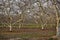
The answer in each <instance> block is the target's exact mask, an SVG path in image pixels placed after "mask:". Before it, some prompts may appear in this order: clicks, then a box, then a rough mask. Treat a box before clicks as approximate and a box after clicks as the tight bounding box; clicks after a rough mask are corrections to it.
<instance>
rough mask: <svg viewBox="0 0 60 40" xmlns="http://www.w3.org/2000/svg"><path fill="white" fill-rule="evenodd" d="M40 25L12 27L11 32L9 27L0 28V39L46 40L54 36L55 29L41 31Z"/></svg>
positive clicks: (47, 28) (46, 28) (45, 28)
mask: <svg viewBox="0 0 60 40" xmlns="http://www.w3.org/2000/svg"><path fill="white" fill-rule="evenodd" d="M39 26H40V25H35V26H33V25H32V26H31V25H29V26H28V25H24V26H23V27H20V28H19V27H12V31H10V30H9V27H0V39H1V40H5V39H6V40H9V39H14V40H15V39H16V40H18V39H21V40H25V39H26V40H48V39H49V38H50V37H53V36H56V27H55V26H54V27H50V26H49V25H48V27H44V29H42V28H41V27H39Z"/></svg>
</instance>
